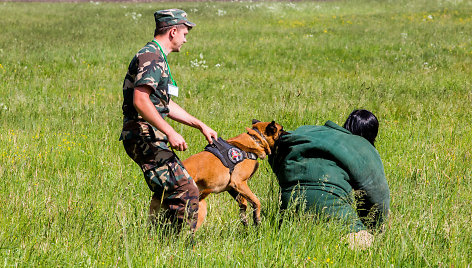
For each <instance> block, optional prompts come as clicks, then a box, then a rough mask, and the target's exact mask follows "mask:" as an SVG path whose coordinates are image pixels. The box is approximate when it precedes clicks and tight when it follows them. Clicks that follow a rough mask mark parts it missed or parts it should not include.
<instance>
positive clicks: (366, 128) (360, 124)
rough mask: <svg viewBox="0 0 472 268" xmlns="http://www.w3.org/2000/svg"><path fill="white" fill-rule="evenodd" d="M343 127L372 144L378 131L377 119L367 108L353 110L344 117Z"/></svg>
mask: <svg viewBox="0 0 472 268" xmlns="http://www.w3.org/2000/svg"><path fill="white" fill-rule="evenodd" d="M343 127H344V128H345V129H347V130H349V131H350V132H351V133H352V134H354V135H358V136H361V137H363V138H365V139H366V140H368V141H369V142H370V143H371V144H372V145H374V142H375V138H376V137H377V133H378V132H379V121H378V120H377V117H375V115H374V114H373V113H371V112H369V111H367V110H354V111H353V112H352V113H351V114H350V115H349V117H348V118H347V119H346V123H344V126H343Z"/></svg>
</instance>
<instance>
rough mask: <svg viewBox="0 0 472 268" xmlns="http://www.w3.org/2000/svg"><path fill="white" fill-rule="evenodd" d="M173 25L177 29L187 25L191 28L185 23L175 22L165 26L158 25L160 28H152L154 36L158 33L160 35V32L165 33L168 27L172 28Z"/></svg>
mask: <svg viewBox="0 0 472 268" xmlns="http://www.w3.org/2000/svg"><path fill="white" fill-rule="evenodd" d="M173 27H176V28H177V29H181V28H183V27H187V28H188V29H189V30H190V29H192V27H188V26H187V25H185V24H183V23H182V24H175V25H171V26H166V27H160V28H156V29H155V30H154V36H158V35H161V34H165V33H167V32H168V31H169V30H170V29H172V28H173Z"/></svg>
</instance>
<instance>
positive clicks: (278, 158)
mask: <svg viewBox="0 0 472 268" xmlns="http://www.w3.org/2000/svg"><path fill="white" fill-rule="evenodd" d="M378 128H379V123H378V120H377V117H375V115H374V114H372V113H371V112H370V111H367V110H354V111H353V112H352V113H351V114H350V115H349V117H348V118H347V120H346V122H345V123H344V126H343V127H340V126H338V125H337V124H335V123H333V122H331V121H327V122H326V123H325V125H324V126H301V127H299V128H297V129H296V130H295V131H292V132H290V133H289V134H287V135H284V136H282V137H281V138H280V139H279V141H278V142H277V144H276V150H275V153H273V154H272V155H271V157H270V158H269V163H270V165H271V167H272V170H273V171H274V173H275V174H276V176H277V180H278V182H279V185H280V192H281V201H282V204H281V209H282V210H286V209H288V208H294V209H295V210H300V209H303V210H304V211H307V212H314V213H316V214H320V215H324V216H326V217H327V218H335V219H338V220H341V221H342V222H344V223H345V224H346V225H347V226H348V227H349V230H350V234H349V235H348V237H347V238H348V241H349V242H350V245H351V247H352V248H353V247H361V248H365V247H368V246H370V245H371V244H372V241H373V236H372V234H370V233H369V232H368V230H373V229H375V228H378V227H380V226H381V224H382V223H383V222H384V221H385V219H386V218H387V215H388V211H389V206H390V193H389V188H388V183H387V180H386V178H385V173H384V169H383V165H382V161H381V159H380V155H379V153H378V152H377V150H376V149H375V146H374V142H375V138H376V137H377V133H378Z"/></svg>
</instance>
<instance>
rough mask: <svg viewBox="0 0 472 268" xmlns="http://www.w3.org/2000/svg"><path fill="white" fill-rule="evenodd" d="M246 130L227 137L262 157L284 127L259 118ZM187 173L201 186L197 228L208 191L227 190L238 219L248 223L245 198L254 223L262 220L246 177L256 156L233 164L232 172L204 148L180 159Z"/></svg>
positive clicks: (255, 166) (254, 168) (205, 208)
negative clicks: (250, 209) (249, 205)
mask: <svg viewBox="0 0 472 268" xmlns="http://www.w3.org/2000/svg"><path fill="white" fill-rule="evenodd" d="M246 129H247V131H248V132H247V133H243V134H240V135H238V136H236V137H234V138H231V139H229V140H227V142H228V143H229V144H231V145H234V146H236V147H237V148H239V149H240V150H242V151H245V152H247V153H253V154H255V155H257V157H259V158H261V159H264V158H265V157H266V156H267V155H270V154H271V152H272V149H273V148H274V144H275V141H276V140H277V139H278V138H279V137H280V136H281V135H283V134H285V133H287V132H285V131H284V130H283V127H282V126H281V125H279V124H277V123H275V122H274V121H272V122H260V121H258V120H253V121H252V128H246ZM183 163H184V166H185V168H186V169H187V171H188V172H189V174H190V176H192V178H193V179H194V180H195V182H196V183H197V186H198V189H199V190H200V203H199V211H198V222H197V229H198V228H199V227H200V226H201V225H202V223H203V221H204V219H205V217H206V215H207V204H206V201H205V200H204V199H205V198H206V197H207V196H208V195H209V194H211V193H221V192H224V191H228V192H229V194H230V195H231V196H232V197H233V198H234V199H235V200H236V201H237V202H238V204H239V212H240V217H241V221H242V223H243V224H244V225H247V224H248V222H247V218H246V208H247V201H249V203H251V206H252V208H253V209H254V211H253V220H254V224H255V225H257V224H259V223H260V221H261V203H260V201H259V199H257V197H256V196H255V195H254V194H253V193H252V191H251V190H250V189H249V186H248V185H247V181H248V180H249V178H251V176H252V175H253V174H254V173H255V172H256V170H257V168H258V166H259V163H258V162H257V160H254V159H249V158H246V159H244V160H243V161H242V162H239V163H238V164H236V166H234V169H233V172H232V173H230V169H229V168H227V167H226V166H225V165H223V163H222V162H221V161H220V159H218V158H217V157H216V156H215V155H214V154H213V153H210V152H207V151H203V152H200V153H197V154H195V155H192V156H190V157H189V158H188V159H186V160H185V161H183Z"/></svg>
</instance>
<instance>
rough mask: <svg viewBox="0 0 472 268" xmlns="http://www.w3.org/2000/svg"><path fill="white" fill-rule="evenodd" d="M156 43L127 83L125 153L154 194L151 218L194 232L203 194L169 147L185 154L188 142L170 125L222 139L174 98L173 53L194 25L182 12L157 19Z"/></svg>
mask: <svg viewBox="0 0 472 268" xmlns="http://www.w3.org/2000/svg"><path fill="white" fill-rule="evenodd" d="M154 18H155V21H156V29H155V32H154V39H153V40H152V41H151V42H149V43H147V44H146V45H145V46H144V47H143V48H142V49H141V50H139V51H138V53H137V54H136V55H135V56H134V57H133V59H132V60H131V63H130V64H129V68H128V72H127V74H126V77H125V79H124V83H123V96H124V101H123V115H124V117H123V130H122V133H121V137H120V140H123V145H124V147H125V150H126V153H127V154H128V155H129V156H130V157H131V158H132V159H133V160H134V161H135V162H136V163H137V164H138V165H139V166H140V167H141V169H142V171H143V173H144V178H145V180H146V183H147V185H148V186H149V189H151V191H152V192H154V194H153V197H152V200H151V206H150V214H151V216H152V214H154V213H155V212H156V210H157V209H159V208H163V209H165V210H166V213H165V215H166V216H167V218H168V219H170V220H171V221H172V222H174V223H177V224H178V226H181V224H182V223H184V222H187V223H188V225H189V226H190V229H191V230H194V229H195V226H196V223H197V217H198V215H197V213H198V195H199V192H198V188H197V186H196V184H195V182H194V181H193V179H192V178H191V177H190V175H189V174H188V172H187V171H186V170H185V168H184V166H183V164H182V162H181V161H180V160H179V159H178V157H177V156H176V155H175V153H174V152H173V151H172V150H171V149H169V147H168V146H167V143H169V144H170V147H171V148H173V149H175V150H178V151H184V150H186V149H187V143H186V142H185V139H184V138H183V137H182V136H181V135H180V134H179V133H177V132H176V131H175V130H174V129H173V128H172V127H171V126H170V125H169V124H168V123H167V122H166V121H165V120H164V118H165V117H166V116H168V117H169V118H171V119H173V120H175V121H177V122H179V123H183V124H185V125H189V126H192V127H194V128H197V129H199V130H200V131H201V132H202V134H203V135H204V136H205V138H206V139H207V140H208V142H209V143H211V142H212V138H214V139H217V138H218V137H217V133H216V132H215V131H214V130H212V129H211V128H209V127H208V126H206V125H205V124H204V123H203V122H201V121H200V120H198V119H196V118H195V117H193V116H192V115H190V114H188V113H187V112H186V111H185V110H184V109H183V108H181V107H180V106H179V105H177V104H176V103H175V102H174V101H173V100H172V99H171V95H174V96H177V95H178V90H179V88H178V87H177V83H176V82H175V80H174V79H173V77H172V73H171V70H170V67H169V64H168V62H167V55H168V54H169V53H170V52H179V51H180V48H181V47H182V45H183V44H184V43H185V42H186V41H187V40H186V35H187V33H188V32H189V30H190V29H192V27H194V26H195V24H194V23H192V22H190V21H188V19H187V14H186V13H185V12H184V11H182V10H178V9H169V10H160V11H156V12H155V13H154Z"/></svg>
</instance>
